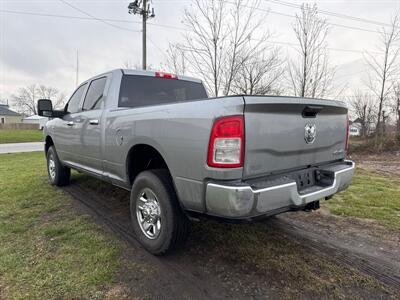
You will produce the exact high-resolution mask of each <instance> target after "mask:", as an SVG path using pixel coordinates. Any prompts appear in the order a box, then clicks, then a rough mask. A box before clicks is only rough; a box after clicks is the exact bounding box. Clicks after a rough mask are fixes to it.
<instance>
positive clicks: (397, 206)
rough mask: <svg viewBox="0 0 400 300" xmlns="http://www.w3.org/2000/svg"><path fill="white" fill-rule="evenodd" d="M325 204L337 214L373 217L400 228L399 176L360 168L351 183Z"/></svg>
mask: <svg viewBox="0 0 400 300" xmlns="http://www.w3.org/2000/svg"><path fill="white" fill-rule="evenodd" d="M324 205H326V206H327V207H328V208H329V209H330V210H331V212H332V213H334V214H337V215H342V216H351V217H358V218H367V219H373V220H376V221H377V222H378V223H380V224H382V225H385V226H388V227H390V228H393V229H400V178H396V177H389V176H387V177H384V176H382V175H378V174H376V173H374V172H371V171H366V170H363V169H359V168H358V169H357V170H356V175H355V176H354V178H353V183H352V185H351V186H350V187H349V188H348V189H347V190H345V191H343V192H341V193H339V194H337V195H335V196H334V197H333V199H331V200H329V201H327V202H326V203H325V204H324Z"/></svg>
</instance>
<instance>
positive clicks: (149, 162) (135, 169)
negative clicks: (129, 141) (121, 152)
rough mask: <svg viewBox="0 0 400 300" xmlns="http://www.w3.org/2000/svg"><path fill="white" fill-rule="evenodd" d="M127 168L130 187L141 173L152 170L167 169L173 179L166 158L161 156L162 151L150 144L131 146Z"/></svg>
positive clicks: (126, 163)
mask: <svg viewBox="0 0 400 300" xmlns="http://www.w3.org/2000/svg"><path fill="white" fill-rule="evenodd" d="M125 168H126V176H127V179H128V183H129V184H130V185H132V184H133V182H134V180H135V178H136V177H137V175H138V174H139V173H140V172H142V171H145V170H151V169H166V170H167V171H168V172H169V174H170V176H171V179H172V173H171V169H170V168H169V167H168V164H167V161H166V159H165V157H164V156H163V155H162V154H161V151H159V150H158V149H157V148H156V147H154V146H153V145H150V144H148V143H138V144H135V145H133V146H131V148H130V149H129V151H128V154H127V158H126V162H125ZM172 181H173V180H172Z"/></svg>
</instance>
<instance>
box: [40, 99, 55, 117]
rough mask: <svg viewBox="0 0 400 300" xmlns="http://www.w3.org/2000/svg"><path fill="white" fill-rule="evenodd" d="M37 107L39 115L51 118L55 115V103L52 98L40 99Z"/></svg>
mask: <svg viewBox="0 0 400 300" xmlns="http://www.w3.org/2000/svg"><path fill="white" fill-rule="evenodd" d="M37 108H38V115H39V116H42V117H50V118H51V117H52V116H53V104H52V103H51V100H48V99H39V101H38V105H37Z"/></svg>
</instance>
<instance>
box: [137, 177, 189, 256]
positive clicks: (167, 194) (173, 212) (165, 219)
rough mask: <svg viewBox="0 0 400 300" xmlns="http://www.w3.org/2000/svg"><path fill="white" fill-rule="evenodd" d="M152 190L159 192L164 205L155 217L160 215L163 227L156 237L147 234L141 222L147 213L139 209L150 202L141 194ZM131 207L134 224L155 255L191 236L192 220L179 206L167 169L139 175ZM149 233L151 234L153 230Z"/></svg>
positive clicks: (154, 192) (139, 236) (160, 200)
mask: <svg viewBox="0 0 400 300" xmlns="http://www.w3.org/2000/svg"><path fill="white" fill-rule="evenodd" d="M149 191H150V192H152V193H153V194H154V195H155V197H156V202H157V205H158V206H157V207H159V208H160V211H159V216H157V217H156V218H155V219H157V218H158V217H159V220H160V229H159V230H158V235H157V236H153V237H152V238H151V237H148V236H146V233H145V232H144V231H145V230H144V229H142V228H143V227H144V226H143V225H142V226H141V225H140V221H139V219H138V218H142V217H143V211H141V212H138V211H137V204H138V205H141V204H145V203H147V202H141V200H140V197H141V196H146V194H145V193H148V192H149ZM139 202H140V203H139ZM145 205H146V204H145ZM141 206H142V207H143V205H141ZM130 210H131V220H132V226H133V229H134V231H135V234H136V237H137V239H138V241H139V242H140V243H141V244H142V246H143V247H144V248H145V249H146V250H147V251H149V252H150V253H152V254H154V255H164V254H167V253H168V252H170V251H171V250H173V249H176V248H177V247H179V246H180V245H181V244H182V243H183V242H184V241H185V240H186V237H187V236H188V233H189V227H190V221H189V220H188V218H187V217H186V215H185V214H184V213H183V212H182V209H181V207H180V206H179V203H178V199H177V196H176V193H175V189H174V187H173V184H172V180H171V177H170V174H169V172H168V171H167V170H164V169H157V170H148V171H144V172H142V173H140V174H139V175H138V176H137V177H136V179H135V182H134V184H133V186H132V190H131V199H130ZM138 214H139V215H138ZM147 216H148V215H147ZM153 221H154V220H153ZM145 223H146V222H145ZM147 224H149V223H147ZM154 226H155V225H154ZM141 227H142V228H141ZM153 231H154V230H153ZM147 234H151V232H148V233H147Z"/></svg>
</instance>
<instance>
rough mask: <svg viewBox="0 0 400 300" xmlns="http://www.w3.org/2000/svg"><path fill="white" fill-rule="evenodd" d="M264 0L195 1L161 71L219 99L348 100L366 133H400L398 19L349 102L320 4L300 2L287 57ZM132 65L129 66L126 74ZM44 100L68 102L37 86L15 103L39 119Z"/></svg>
mask: <svg viewBox="0 0 400 300" xmlns="http://www.w3.org/2000/svg"><path fill="white" fill-rule="evenodd" d="M260 1H261V0H229V1H227V0H193V3H192V5H191V6H190V7H189V8H187V9H186V10H185V11H184V14H183V24H184V25H185V28H186V31H185V33H184V34H183V42H181V43H170V45H169V48H168V49H167V58H166V61H165V63H164V64H162V66H161V68H162V69H166V70H168V71H171V72H174V73H176V74H182V75H192V76H195V77H200V78H201V79H202V80H203V83H204V84H205V86H206V88H207V90H208V92H209V95H210V96H215V97H217V96H224V95H231V94H258V95H266V94H269V95H292V96H298V97H310V98H335V99H341V100H345V101H347V102H348V104H349V107H350V109H351V111H352V113H353V119H357V120H358V121H359V122H360V124H361V134H362V135H368V134H369V133H371V132H372V131H373V130H374V131H375V132H376V133H378V135H379V134H381V133H383V132H384V131H385V125H386V124H387V123H388V121H389V120H392V121H395V123H396V126H397V130H398V132H400V62H399V55H400V15H394V16H393V17H392V19H391V23H390V25H391V26H388V27H382V28H380V29H379V35H378V38H377V39H376V40H375V41H374V42H375V43H376V44H377V45H378V47H377V49H374V50H376V51H374V52H372V51H371V52H369V51H367V52H365V54H364V60H365V63H366V65H367V66H368V68H369V72H368V80H367V81H366V82H364V84H363V86H360V87H358V88H357V89H356V90H354V91H352V95H350V96H347V97H346V96H342V92H343V91H344V90H345V89H346V86H337V85H335V84H334V82H335V80H334V79H335V74H336V71H337V66H335V65H333V64H332V62H331V60H330V57H329V51H328V48H327V43H328V40H329V36H330V29H331V25H330V24H329V23H328V22H327V19H325V18H323V17H321V15H320V14H319V11H318V7H317V5H316V4H302V5H301V7H300V9H299V11H298V13H296V15H295V20H294V22H293V23H292V24H291V29H292V31H293V34H294V36H295V40H296V43H295V47H294V49H295V53H294V54H291V55H289V54H288V53H285V51H283V49H282V48H281V47H280V46H276V44H275V43H274V42H273V38H274V34H273V33H271V32H270V31H269V30H268V28H267V15H268V13H267V12H265V13H260V12H261V11H262V10H260V9H259V5H260ZM132 66H134V65H133V64H132V63H131V62H130V61H126V62H125V63H124V67H125V68H131V67H132ZM40 98H48V99H49V98H51V99H52V100H53V101H55V103H56V106H58V107H60V106H62V105H63V103H65V100H66V99H65V95H64V94H63V93H61V92H60V91H59V90H57V89H55V88H52V87H46V86H43V85H31V86H28V87H26V88H21V89H20V90H19V91H18V93H17V94H16V95H13V96H12V102H13V103H14V105H15V106H16V107H17V109H18V110H19V111H20V112H23V113H25V114H36V113H37V112H36V102H37V100H38V99H40Z"/></svg>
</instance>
